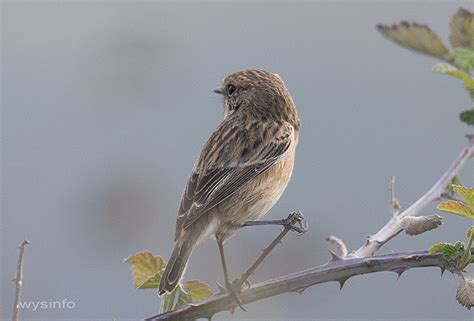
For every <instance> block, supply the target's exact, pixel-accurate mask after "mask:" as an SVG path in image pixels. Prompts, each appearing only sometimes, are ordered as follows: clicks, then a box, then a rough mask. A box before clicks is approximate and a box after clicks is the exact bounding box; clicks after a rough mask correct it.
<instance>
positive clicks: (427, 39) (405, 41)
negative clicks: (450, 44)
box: [377, 21, 449, 59]
mask: <svg viewBox="0 0 474 321" xmlns="http://www.w3.org/2000/svg"><path fill="white" fill-rule="evenodd" d="M377 29H378V30H379V31H380V32H381V33H382V35H384V36H385V37H386V38H388V39H390V40H392V41H394V42H395V43H397V44H399V45H401V46H403V47H405V48H408V49H412V50H414V51H416V52H419V53H422V54H425V55H429V56H433V57H436V58H441V59H446V57H447V55H448V54H449V50H448V48H447V47H446V46H445V45H444V43H443V42H442V41H441V40H440V39H439V37H438V36H437V35H436V34H435V33H434V32H433V31H431V29H430V28H429V27H428V26H426V25H421V24H418V23H409V22H406V21H402V22H401V23H399V24H393V25H391V26H388V25H383V24H379V25H377Z"/></svg>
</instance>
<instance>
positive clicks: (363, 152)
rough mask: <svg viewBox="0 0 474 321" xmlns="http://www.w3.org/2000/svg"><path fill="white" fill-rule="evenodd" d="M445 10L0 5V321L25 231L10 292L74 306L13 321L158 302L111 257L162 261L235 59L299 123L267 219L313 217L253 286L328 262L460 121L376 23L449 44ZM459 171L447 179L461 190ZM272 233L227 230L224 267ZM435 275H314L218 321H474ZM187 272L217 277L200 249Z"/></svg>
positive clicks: (418, 178) (434, 80) (400, 5)
mask: <svg viewBox="0 0 474 321" xmlns="http://www.w3.org/2000/svg"><path fill="white" fill-rule="evenodd" d="M459 6H464V7H466V8H471V9H472V2H469V1H449V2H448V1H446V2H442V1H436V2H434V1H433V2H431V1H430V2H421V1H417V2H415V1H412V2H407V1H403V2H402V1H399V2H395V1H392V2H385V1H384V2H383V3H377V2H375V1H357V2H350V1H344V2H336V3H330V2H289V1H288V2H280V3H275V2H254V3H251V2H226V3H219V2H217V1H216V2H191V1H182V2H179V3H171V2H137V1H123V2H113V1H104V2H99V1H96V2H95V1H83V2H53V1H48V2H21V1H7V2H5V1H4V2H2V6H1V9H2V16H1V22H2V32H1V36H2V39H1V49H2V57H1V67H2V71H1V82H2V87H1V89H2V92H1V99H2V100H1V107H2V142H1V144H2V180H1V183H2V199H1V201H2V208H1V230H0V233H1V242H2V244H1V281H0V283H1V289H0V294H1V301H0V302H1V304H0V305H1V307H0V316H1V318H2V320H7V319H9V318H10V315H11V314H10V313H11V305H12V302H13V293H14V284H13V283H12V282H10V281H9V280H10V279H11V278H12V277H13V275H14V273H15V269H16V259H17V253H18V250H17V248H16V246H17V245H18V244H19V243H20V242H21V241H22V240H23V239H25V238H26V239H28V240H30V241H31V242H32V244H31V245H30V246H28V248H27V250H26V256H25V269H24V272H25V277H24V288H23V300H24V301H49V300H63V299H67V300H68V301H73V302H74V303H75V305H76V306H75V308H74V309H42V310H40V309H38V310H37V311H32V310H31V309H29V310H23V311H22V312H21V313H22V316H23V320H40V319H43V320H81V319H83V320H113V319H115V320H137V319H140V318H144V317H147V316H151V315H154V314H156V313H157V312H158V309H159V299H158V298H157V296H156V295H155V292H154V291H153V290H147V291H138V290H135V289H133V286H132V280H131V276H130V271H129V266H128V265H127V264H125V263H122V259H123V258H125V257H127V256H128V255H130V254H133V253H135V252H138V251H141V250H144V249H150V250H151V251H153V252H154V253H157V254H160V255H163V256H164V257H165V258H167V257H168V256H169V254H170V251H171V248H172V245H173V242H172V241H173V237H174V224H175V217H176V211H177V207H178V202H179V199H180V196H181V192H182V189H183V187H184V184H185V182H186V180H187V177H188V175H189V173H190V170H191V167H192V165H193V162H194V159H195V157H196V155H197V153H198V152H199V150H200V149H201V146H202V145H203V143H204V142H205V141H206V139H207V137H208V136H209V135H210V133H211V132H212V131H213V129H214V128H215V127H216V126H217V125H218V123H219V122H220V120H221V118H222V106H221V105H222V102H221V98H220V97H218V96H217V95H215V94H214V93H212V91H211V89H212V88H214V87H215V86H216V85H218V84H219V83H220V82H221V80H222V79H223V77H224V76H226V75H227V74H229V73H231V72H233V71H236V70H239V69H244V68H250V67H258V68H265V69H268V70H271V71H273V72H277V73H279V74H280V75H281V76H282V77H283V79H284V80H285V81H286V84H287V85H288V87H289V89H290V91H291V93H292V95H293V98H294V101H295V102H296V104H297V106H298V111H299V113H300V116H301V119H302V122H303V127H302V131H301V136H300V145H299V150H298V157H297V163H296V169H295V173H294V177H293V179H292V182H291V183H290V185H289V187H288V189H287V190H286V192H285V194H284V196H283V197H282V199H281V200H280V202H279V203H278V204H277V205H276V206H275V207H274V208H273V209H272V210H271V212H270V213H269V215H268V216H267V217H268V218H281V217H286V215H287V214H288V213H289V212H290V211H293V210H300V211H302V212H303V213H304V214H305V215H306V217H307V220H308V222H309V224H310V231H309V232H308V233H307V234H306V235H304V236H302V237H296V236H295V235H290V236H289V237H288V238H287V239H285V240H284V242H283V246H281V247H279V248H278V249H277V250H276V251H275V252H274V253H273V254H272V255H271V256H270V257H269V258H268V259H267V260H266V261H265V263H264V264H263V266H262V267H261V268H260V269H259V270H258V272H257V274H256V276H254V277H253V278H252V282H258V281H262V280H265V279H268V278H270V277H274V276H279V275H282V274H284V273H290V272H293V271H297V270H301V269H304V268H309V267H312V266H315V265H320V264H323V263H325V262H326V261H327V260H328V259H329V256H328V253H327V250H326V249H327V248H328V247H329V245H328V244H327V243H326V242H325V241H324V238H325V237H326V236H327V235H329V234H336V235H338V236H340V237H342V238H343V239H344V240H346V241H347V243H348V245H349V246H350V247H351V248H352V249H354V248H357V247H358V246H360V245H361V244H362V243H363V241H364V238H365V237H366V235H368V234H370V233H374V232H375V231H377V230H378V229H379V228H380V227H381V226H382V225H383V224H385V222H386V221H387V220H388V218H389V213H388V201H387V199H388V191H387V187H388V180H389V177H390V176H391V175H395V176H396V182H397V183H396V194H397V196H398V198H399V199H400V200H401V204H402V206H404V207H406V206H408V205H410V204H411V202H412V201H414V200H416V199H417V198H418V197H419V196H421V195H422V194H423V193H424V192H425V191H427V189H428V188H429V187H430V186H431V185H432V184H433V183H434V182H435V181H436V180H437V179H438V177H439V176H440V175H441V173H442V172H443V171H444V170H445V169H446V168H447V167H448V165H449V164H450V162H451V161H452V160H453V159H454V158H455V157H456V155H457V154H458V152H459V151H460V150H461V149H462V148H463V146H464V145H465V143H466V141H465V139H464V137H463V135H464V134H465V133H466V132H468V131H469V128H468V127H466V126H465V125H463V124H461V123H460V122H459V121H458V113H459V112H460V111H461V110H463V109H465V108H466V107H468V106H469V105H470V100H469V98H468V95H467V94H466V93H465V92H464V90H463V88H462V86H461V84H460V83H459V82H458V81H457V80H456V79H454V78H450V77H446V76H442V75H438V74H433V73H432V72H431V67H432V66H433V65H434V64H435V63H436V61H434V60H433V59H430V58H427V57H423V56H420V55H417V54H414V53H412V52H409V51H407V50H405V49H402V48H400V47H398V46H396V45H394V44H393V43H391V42H389V41H387V40H385V39H383V38H382V36H381V35H380V34H379V33H378V32H377V31H376V30H375V24H376V23H379V22H384V23H392V22H398V21H400V20H402V19H407V20H410V21H412V20H414V21H418V22H422V23H427V24H429V25H430V26H431V27H432V29H434V30H435V31H436V32H437V33H438V34H439V35H440V36H441V37H442V38H443V39H444V40H447V35H448V32H447V30H448V21H449V19H450V17H451V15H452V14H453V13H454V12H455V11H456V9H457V8H458V7H459ZM471 131H472V129H471ZM473 169H474V166H473V165H472V163H471V164H469V166H468V168H466V169H465V171H464V172H463V175H462V179H463V182H464V183H465V184H466V185H473V184H474V177H473V173H474V170H473ZM434 212H435V210H434V207H433V208H431V209H428V210H427V211H426V214H432V213H434ZM469 224H470V222H469V221H468V220H466V219H463V218H461V217H451V216H445V224H444V225H443V226H442V228H440V229H437V230H435V231H433V232H430V233H427V234H425V235H423V236H421V237H416V238H411V237H408V236H405V235H400V236H399V237H397V238H396V239H394V240H393V241H391V242H390V243H389V244H388V245H387V246H385V247H384V248H383V249H382V251H381V253H383V252H385V253H386V252H390V251H405V250H418V249H426V248H428V247H429V246H430V245H432V244H433V243H436V242H440V241H455V240H458V239H463V238H464V234H465V230H466V227H467V226H468V225H469ZM277 232H278V229H277V228H273V227H262V228H260V229H258V230H256V228H249V229H248V230H244V231H242V232H240V233H239V234H238V235H237V236H236V237H234V238H233V239H232V240H230V241H229V242H228V243H227V246H226V249H227V253H228V257H229V261H230V268H231V273H232V274H233V275H236V274H237V273H239V272H242V271H243V270H244V269H245V268H246V267H247V265H248V264H250V262H251V261H252V260H253V259H254V257H255V256H256V255H257V254H258V253H259V251H260V250H261V249H262V248H263V247H264V246H265V245H266V244H267V243H268V242H269V241H270V240H271V239H272V238H273V237H274V236H275V235H276V234H277ZM439 275H440V271H439V269H435V268H427V269H423V270H412V271H408V272H407V273H405V274H404V275H403V277H401V278H400V280H398V281H396V276H395V275H394V274H393V273H380V274H372V275H369V276H360V277H355V278H353V279H351V280H349V281H348V282H347V283H346V286H345V288H344V289H343V290H342V291H339V286H338V284H336V283H328V284H323V285H320V286H316V287H313V288H310V289H308V290H307V291H306V292H305V293H304V295H302V296H299V295H296V294H286V295H280V296H277V297H273V298H270V299H267V300H264V301H261V302H258V303H255V304H249V305H248V306H247V309H248V310H249V312H248V313H243V312H242V311H236V314H235V316H234V319H232V320H239V319H246V320H382V319H386V320H396V319H398V320H422V319H423V320H469V319H471V318H472V317H473V315H472V313H471V312H469V311H468V310H465V309H464V308H462V307H461V306H459V305H458V304H457V303H456V302H455V301H454V294H455V289H456V287H457V283H458V281H457V280H455V279H454V278H453V277H452V275H450V274H447V275H445V276H444V277H443V278H440V276H439ZM192 278H198V279H200V280H202V281H205V282H207V283H209V284H210V285H212V286H213V287H214V288H215V282H216V281H217V280H222V272H221V268H220V264H219V259H218V252H217V246H216V244H215V242H213V241H209V242H207V243H205V244H203V245H202V246H200V247H199V248H198V249H197V250H196V251H195V252H194V255H193V256H192V258H191V261H190V265H189V268H188V272H187V275H186V279H192ZM227 319H231V316H230V314H229V313H228V312H225V313H220V314H218V315H217V316H216V317H215V320H227ZM213 320H214V319H213Z"/></svg>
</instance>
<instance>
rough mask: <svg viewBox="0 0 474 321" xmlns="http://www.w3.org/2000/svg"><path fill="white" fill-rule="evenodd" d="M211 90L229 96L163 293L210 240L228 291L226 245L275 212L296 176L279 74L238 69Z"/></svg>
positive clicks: (291, 110)
mask: <svg viewBox="0 0 474 321" xmlns="http://www.w3.org/2000/svg"><path fill="white" fill-rule="evenodd" d="M214 91H215V92H216V93H219V94H222V95H223V97H224V120H223V121H222V123H221V124H220V125H219V126H218V127H217V129H216V130H215V131H214V132H213V133H212V135H211V137H210V138H209V140H208V141H207V143H206V144H205V145H204V147H203V149H202V151H201V154H200V155H199V157H198V159H197V161H196V163H195V164H194V167H193V170H192V174H191V177H190V178H189V181H188V183H187V185H186V188H185V190H184V193H183V196H182V200H181V205H180V207H179V212H178V218H177V222H176V233H175V246H174V250H173V252H172V254H171V257H170V259H169V262H168V264H167V266H166V268H165V271H164V273H163V276H162V278H161V282H160V287H159V293H160V295H161V294H163V293H165V292H171V291H173V290H174V289H175V287H176V286H177V284H178V282H179V281H180V279H181V277H182V275H183V273H184V270H185V267H186V264H187V262H188V259H189V256H190V255H191V252H192V251H193V249H194V247H195V246H197V245H198V244H199V243H201V242H202V241H204V240H205V239H207V238H208V237H214V238H215V239H216V240H217V244H218V246H219V252H220V256H221V263H222V266H223V269H224V277H225V282H226V286H229V284H230V283H229V279H228V275H227V269H226V265H225V257H224V248H223V244H224V242H225V241H226V240H227V239H229V238H230V237H231V236H233V235H234V234H235V233H236V232H237V231H238V230H239V229H240V228H242V227H243V226H244V224H245V223H246V222H248V221H254V220H258V219H260V218H261V217H262V216H263V215H265V214H266V213H267V212H268V211H269V210H270V208H272V206H273V205H274V204H275V203H276V202H277V201H278V199H279V198H280V196H281V195H282V193H283V191H284V190H285V188H286V186H287V185H288V181H289V180H290V177H291V174H292V171H293V164H294V159H295V151H296V145H297V144H298V130H299V128H300V120H299V118H298V114H297V112H296V107H295V104H294V103H293V100H292V98H291V96H290V93H289V92H288V89H287V88H286V86H285V84H284V83H283V80H282V79H281V77H280V76H279V75H277V74H274V73H271V72H268V71H265V70H244V71H239V72H236V73H234V74H231V75H229V76H227V77H226V78H225V79H224V83H223V85H222V87H218V88H216V89H214Z"/></svg>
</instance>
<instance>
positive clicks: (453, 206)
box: [437, 200, 474, 219]
mask: <svg viewBox="0 0 474 321" xmlns="http://www.w3.org/2000/svg"><path fill="white" fill-rule="evenodd" d="M437 209H438V210H440V211H444V212H448V213H451V214H456V215H461V216H465V217H468V218H470V219H474V211H473V210H471V208H470V207H469V206H468V205H467V204H466V203H464V202H461V201H453V200H449V201H446V202H443V203H441V204H439V205H438V207H437Z"/></svg>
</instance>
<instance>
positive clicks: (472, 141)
mask: <svg viewBox="0 0 474 321" xmlns="http://www.w3.org/2000/svg"><path fill="white" fill-rule="evenodd" d="M467 138H468V140H469V145H468V146H467V147H465V148H464V149H463V150H462V151H461V153H460V154H459V156H458V157H457V158H456V159H455V160H454V161H453V163H452V164H451V165H450V166H449V168H448V169H447V170H446V172H445V173H444V174H443V175H442V176H441V177H440V178H439V180H438V181H437V182H436V183H435V184H434V185H433V186H432V187H431V189H430V190H429V191H428V192H426V193H425V194H424V195H423V196H422V197H421V198H419V199H418V200H417V201H416V202H414V203H413V204H412V205H411V206H410V207H408V208H407V209H406V210H404V211H403V212H399V211H398V209H395V210H394V211H392V215H391V218H390V220H389V221H388V222H387V224H385V226H383V227H382V228H381V229H380V230H379V231H378V232H377V233H375V234H374V235H372V236H370V237H369V238H368V239H367V241H366V242H365V244H364V245H362V246H361V247H360V248H359V249H358V250H356V251H355V252H353V253H350V254H347V253H348V250H347V246H346V245H345V243H344V242H343V241H342V240H341V239H339V238H337V237H335V236H331V237H329V238H328V240H329V241H330V242H331V243H333V244H336V245H337V246H338V247H339V249H340V251H341V252H342V257H339V256H338V255H336V254H334V253H333V252H331V255H332V260H331V261H330V262H329V263H327V264H325V265H323V266H319V267H314V268H310V269H307V270H303V271H299V272H295V273H292V274H288V275H284V276H281V277H278V278H275V279H271V280H268V281H265V282H262V283H258V284H255V285H253V286H251V287H250V288H248V289H246V290H244V291H243V292H242V293H241V294H240V299H241V301H242V303H243V304H247V303H251V302H255V301H258V300H261V299H264V298H268V297H271V296H275V295H278V294H281V293H285V292H298V293H301V292H303V291H304V290H305V289H306V288H308V287H309V286H312V285H315V284H319V283H324V282H329V281H337V282H339V283H340V286H341V288H342V286H343V285H344V282H345V281H346V280H347V279H349V278H350V277H352V276H354V275H360V274H367V273H374V272H381V271H392V272H395V273H397V274H398V275H399V276H400V275H401V274H402V273H403V272H404V271H405V270H407V269H410V268H421V267H429V266H436V267H440V268H441V271H442V272H443V271H444V270H445V269H448V270H449V269H451V270H452V267H451V266H449V264H448V263H447V262H446V261H445V260H444V259H443V258H442V255H441V254H435V255H431V254H428V253H427V252H411V253H393V254H388V255H379V256H372V255H373V254H374V253H375V252H376V251H377V250H379V249H380V248H381V247H382V246H383V245H384V244H385V243H387V242H388V241H390V240H391V239H392V238H394V237H395V236H397V235H398V234H399V233H400V232H401V231H402V230H403V228H402V226H401V221H402V219H403V218H404V217H407V216H417V215H419V214H420V213H421V212H422V211H423V210H424V209H425V208H426V207H427V206H428V205H429V204H431V203H432V202H434V201H436V200H437V199H439V198H440V197H441V196H442V194H443V192H444V190H445V188H446V186H447V185H448V184H449V183H450V182H451V180H452V179H453V177H454V176H456V175H457V174H458V173H459V172H460V171H461V169H462V168H463V167H464V165H465V164H466V163H467V161H468V160H469V159H471V158H473V157H474V136H473V135H468V136H467ZM393 185H394V180H393V179H392V180H391V183H390V200H391V206H392V207H393V201H394V199H395V196H394V191H393ZM471 252H473V253H474V249H471ZM235 304H236V303H235V300H233V299H232V297H230V296H229V295H226V294H218V295H214V296H212V297H210V298H208V299H205V300H203V301H199V302H197V303H193V304H190V305H187V306H184V307H181V308H178V309H176V310H174V311H170V312H167V313H163V314H160V315H157V316H154V317H151V318H148V319H146V321H160V320H194V319H197V318H208V319H210V318H211V317H212V316H213V315H214V314H215V313H217V312H220V311H226V310H233V309H234V308H235Z"/></svg>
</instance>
